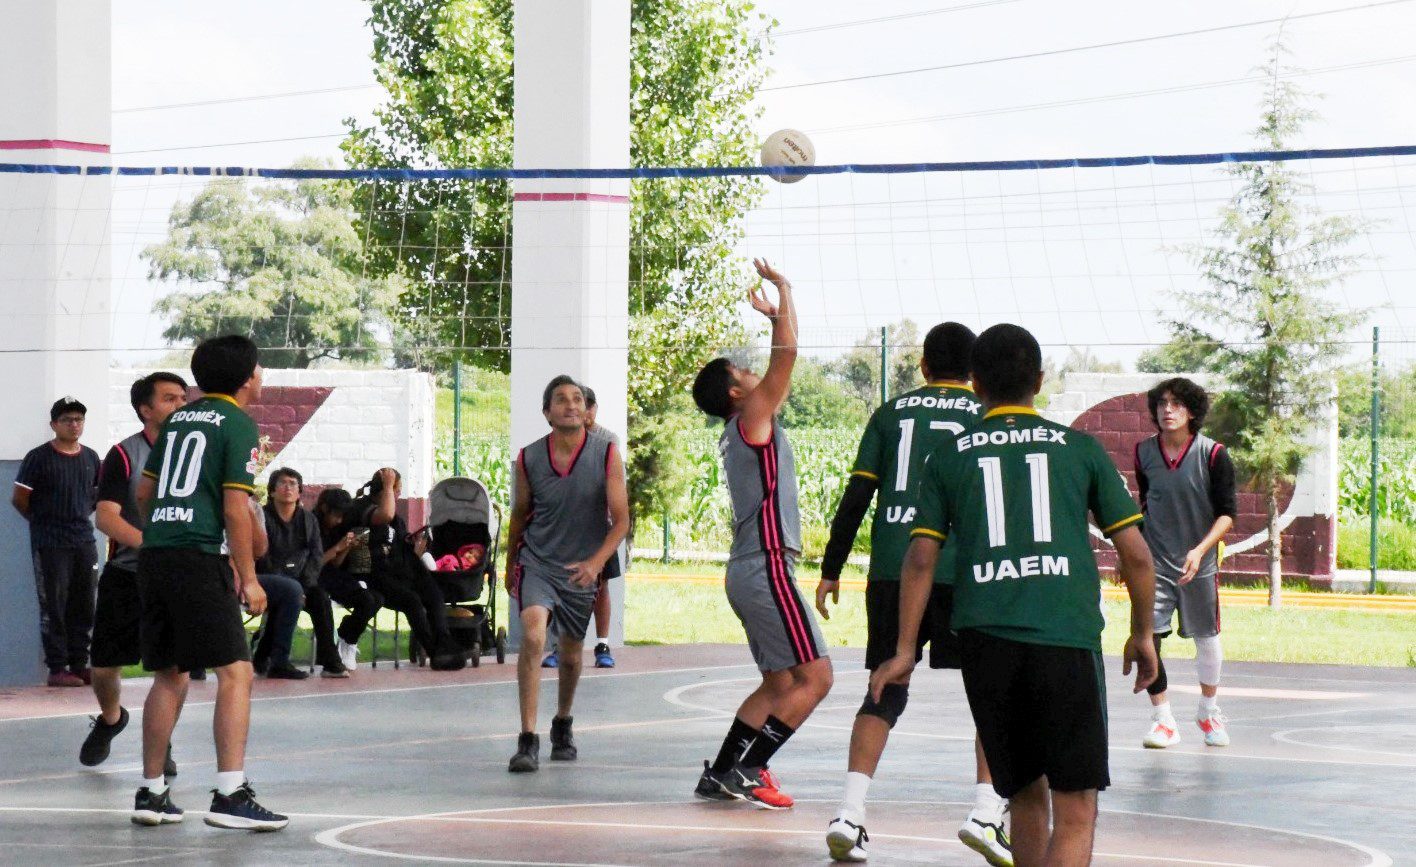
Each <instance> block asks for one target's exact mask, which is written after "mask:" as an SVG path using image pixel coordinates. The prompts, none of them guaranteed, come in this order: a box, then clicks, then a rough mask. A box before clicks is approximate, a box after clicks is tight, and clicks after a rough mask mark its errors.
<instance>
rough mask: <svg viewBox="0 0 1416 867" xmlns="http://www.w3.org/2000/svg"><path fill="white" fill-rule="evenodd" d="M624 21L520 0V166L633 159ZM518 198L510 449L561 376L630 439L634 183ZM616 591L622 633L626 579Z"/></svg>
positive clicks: (550, 183)
mask: <svg viewBox="0 0 1416 867" xmlns="http://www.w3.org/2000/svg"><path fill="white" fill-rule="evenodd" d="M629 25H630V19H629V0H517V2H516V6H515V45H516V51H515V58H516V59H515V69H514V75H515V83H514V91H515V92H514V99H515V105H516V108H515V116H514V122H515V130H516V132H515V148H514V160H513V161H514V164H515V166H516V168H561V169H566V168H623V167H625V166H627V165H629V62H630V54H629V33H630V30H629ZM513 194H514V201H513V204H512V233H513V234H512V260H511V263H512V297H511V445H512V450H513V454H514V453H515V452H516V450H518V449H520V448H521V447H522V446H524V445H526V444H527V443H529V442H532V441H533V440H535V439H537V438H539V437H541V436H544V435H545V434H546V433H547V431H548V430H549V429H548V427H547V426H546V420H545V417H544V416H543V415H542V414H541V392H542V389H543V388H544V387H545V385H546V383H547V382H548V381H549V380H550V379H551V378H552V377H554V376H556V375H557V374H562V373H567V374H570V375H571V376H573V377H575V378H576V379H578V380H581V381H583V382H584V383H586V384H587V385H589V386H591V387H593V388H594V389H595V393H596V397H597V398H598V400H599V404H600V409H599V414H598V417H597V421H598V423H599V424H601V425H604V426H605V427H606V428H608V429H610V430H612V431H615V432H617V433H619V434H620V435H621V436H623V435H624V434H625V425H626V409H625V395H626V388H627V378H628V344H629V313H628V309H629V308H628V304H629V182H628V181H625V180H560V179H555V180H539V179H537V180H524V181H517V182H515V183H514V185H513ZM611 586H612V589H613V590H614V591H615V595H616V596H619V597H621V598H620V599H616V600H615V602H616V609H617V610H616V615H615V617H614V622H615V624H616V630H617V632H619V630H620V629H621V627H620V624H621V623H622V620H623V618H622V616H621V615H622V611H621V610H619V609H620V608H621V606H622V590H623V586H624V582H623V581H617V582H613V584H612V585H611ZM512 614H513V618H512V636H513V644H515V643H516V638H517V637H518V630H517V628H516V627H517V625H518V621H517V620H516V617H515V615H516V611H515V609H514V608H513V610H512ZM622 637H623V636H622V634H617V635H615V636H612V638H614V640H615V641H616V643H618V642H619V641H621V640H622Z"/></svg>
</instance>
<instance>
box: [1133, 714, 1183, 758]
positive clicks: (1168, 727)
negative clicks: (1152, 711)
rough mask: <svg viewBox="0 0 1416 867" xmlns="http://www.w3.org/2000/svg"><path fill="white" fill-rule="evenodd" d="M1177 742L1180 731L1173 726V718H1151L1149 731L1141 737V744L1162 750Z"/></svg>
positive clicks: (1148, 747) (1147, 747)
mask: <svg viewBox="0 0 1416 867" xmlns="http://www.w3.org/2000/svg"><path fill="white" fill-rule="evenodd" d="M1178 743H1180V732H1179V730H1178V729H1177V728H1176V726H1175V720H1174V719H1170V718H1161V719H1153V720H1151V727H1150V731H1148V732H1146V736H1145V737H1144V738H1142V739H1141V745H1142V746H1144V747H1145V748H1146V749H1151V750H1163V749H1165V748H1166V747H1173V746H1175V745H1176V744H1178Z"/></svg>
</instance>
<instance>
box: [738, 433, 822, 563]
mask: <svg viewBox="0 0 1416 867" xmlns="http://www.w3.org/2000/svg"><path fill="white" fill-rule="evenodd" d="M739 422H740V419H739V417H738V416H733V417H732V418H730V419H728V423H727V425H726V426H725V427H724V428H723V436H722V437H721V438H720V439H719V440H718V454H719V455H721V456H722V458H723V478H724V479H726V480H727V483H728V497H729V498H730V499H731V500H732V504H733V545H732V549H731V550H730V551H729V557H730V559H734V560H735V559H737V558H739V557H749V556H754V555H757V554H760V553H762V552H763V551H773V552H776V551H789V552H791V553H793V554H800V553H801V513H800V512H799V511H798V509H797V478H796V460H795V458H793V457H792V446H791V443H789V442H787V435H786V432H785V431H783V430H782V425H781V424H780V423H779V422H777V421H776V420H775V419H773V421H772V438H771V439H770V440H768V441H767V442H766V443H765V444H763V445H753V444H752V443H749V442H748V441H747V438H746V437H744V436H743V433H742V427H741V425H740V423H739Z"/></svg>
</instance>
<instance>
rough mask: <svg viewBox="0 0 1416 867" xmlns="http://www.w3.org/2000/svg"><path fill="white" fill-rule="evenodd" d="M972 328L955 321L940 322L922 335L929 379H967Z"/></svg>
mask: <svg viewBox="0 0 1416 867" xmlns="http://www.w3.org/2000/svg"><path fill="white" fill-rule="evenodd" d="M975 339H976V338H975V337H974V333H973V329H971V328H969V327H968V326H967V325H960V324H959V323H957V322H941V323H939V324H938V325H936V326H934V327H933V328H931V329H929V333H928V334H926V335H925V336H924V366H925V369H927V370H928V371H929V378H930V379H968V378H969V354H970V353H971V352H973V345H974V340H975Z"/></svg>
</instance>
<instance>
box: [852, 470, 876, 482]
mask: <svg viewBox="0 0 1416 867" xmlns="http://www.w3.org/2000/svg"><path fill="white" fill-rule="evenodd" d="M851 475H853V476H861V477H863V478H867V479H870V480H871V481H872V482H878V481H880V477H879V476H877V475H876V474H875V473H872V472H871V471H870V470H851Z"/></svg>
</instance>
